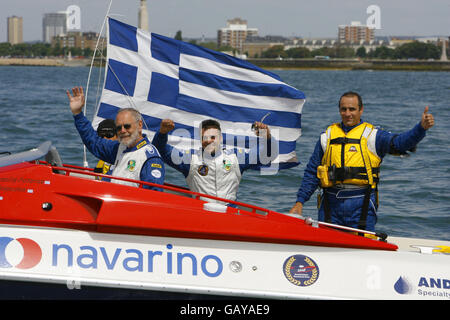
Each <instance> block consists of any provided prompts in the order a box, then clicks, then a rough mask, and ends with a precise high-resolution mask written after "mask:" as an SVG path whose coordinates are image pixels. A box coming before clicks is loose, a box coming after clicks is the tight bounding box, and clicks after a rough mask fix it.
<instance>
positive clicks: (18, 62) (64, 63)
mask: <svg viewBox="0 0 450 320" xmlns="http://www.w3.org/2000/svg"><path fill="white" fill-rule="evenodd" d="M90 63H91V59H72V60H66V59H64V58H0V66H46V67H85V66H89V65H90Z"/></svg>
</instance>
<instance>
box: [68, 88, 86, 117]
mask: <svg viewBox="0 0 450 320" xmlns="http://www.w3.org/2000/svg"><path fill="white" fill-rule="evenodd" d="M66 93H67V97H68V98H69V102H70V110H71V111H72V113H73V115H77V114H79V113H81V112H82V111H83V107H84V91H83V87H73V88H72V93H73V96H72V95H71V94H70V91H69V90H66Z"/></svg>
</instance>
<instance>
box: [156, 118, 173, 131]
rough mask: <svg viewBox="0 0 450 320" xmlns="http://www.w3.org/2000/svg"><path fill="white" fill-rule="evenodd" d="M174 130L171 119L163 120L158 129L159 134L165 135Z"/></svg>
mask: <svg viewBox="0 0 450 320" xmlns="http://www.w3.org/2000/svg"><path fill="white" fill-rule="evenodd" d="M174 128H175V123H174V122H173V121H172V120H171V119H163V120H162V121H161V125H160V127H159V132H160V133H163V134H166V133H169V132H170V131H172V130H173V129H174Z"/></svg>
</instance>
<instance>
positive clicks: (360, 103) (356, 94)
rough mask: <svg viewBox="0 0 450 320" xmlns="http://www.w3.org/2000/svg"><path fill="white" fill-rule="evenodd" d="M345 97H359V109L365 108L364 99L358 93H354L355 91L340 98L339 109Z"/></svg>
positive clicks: (348, 92)
mask: <svg viewBox="0 0 450 320" xmlns="http://www.w3.org/2000/svg"><path fill="white" fill-rule="evenodd" d="M343 97H357V98H358V106H359V109H361V107H362V106H363V102H362V98H361V96H360V95H359V94H358V93H356V92H353V91H347V92H346V93H344V94H343V95H342V96H341V97H340V98H339V104H338V107H339V108H340V107H341V100H342V98H343Z"/></svg>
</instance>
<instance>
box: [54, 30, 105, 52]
mask: <svg viewBox="0 0 450 320" xmlns="http://www.w3.org/2000/svg"><path fill="white" fill-rule="evenodd" d="M98 37H99V34H98V33H97V32H80V31H76V32H68V33H67V34H61V35H57V36H55V37H53V38H52V41H51V45H52V47H56V46H59V47H60V48H79V49H86V48H90V49H91V50H92V51H94V50H95V46H96V44H97V39H98Z"/></svg>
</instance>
